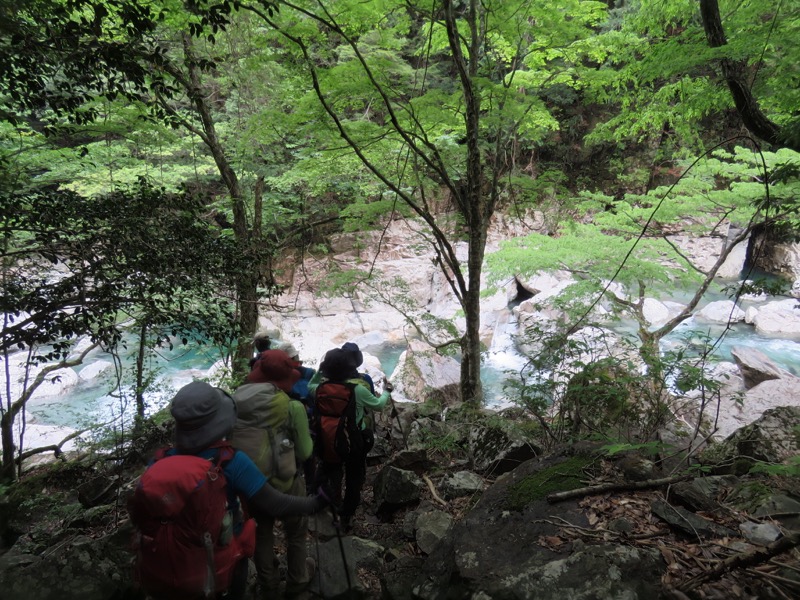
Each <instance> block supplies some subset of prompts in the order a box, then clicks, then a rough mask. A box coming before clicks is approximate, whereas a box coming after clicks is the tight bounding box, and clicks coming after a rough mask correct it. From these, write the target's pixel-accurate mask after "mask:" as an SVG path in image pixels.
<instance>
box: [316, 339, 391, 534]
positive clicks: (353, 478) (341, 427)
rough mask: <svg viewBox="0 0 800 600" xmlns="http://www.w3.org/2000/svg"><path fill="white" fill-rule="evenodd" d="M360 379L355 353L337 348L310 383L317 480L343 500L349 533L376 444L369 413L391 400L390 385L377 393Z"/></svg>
mask: <svg viewBox="0 0 800 600" xmlns="http://www.w3.org/2000/svg"><path fill="white" fill-rule="evenodd" d="M361 382H363V380H362V379H361V378H360V377H359V374H358V370H357V368H356V366H355V364H354V361H353V357H352V355H351V353H350V352H348V350H343V349H342V348H334V349H333V350H329V351H328V352H327V353H326V354H325V358H323V360H322V363H321V364H320V367H319V371H318V372H317V373H316V374H315V375H314V376H313V377H312V378H311V381H310V382H309V384H308V388H309V391H310V392H311V393H312V394H313V395H314V397H315V403H316V412H317V448H316V450H317V454H318V455H319V465H318V470H317V482H316V483H317V484H321V485H322V486H324V487H325V489H327V490H330V492H331V494H332V496H333V500H334V502H335V503H337V504H338V503H340V502H341V505H340V508H339V510H340V514H339V516H340V519H341V525H342V527H343V528H344V530H345V531H349V530H350V529H352V518H353V515H354V514H355V512H356V508H358V506H359V504H361V489H362V488H363V486H364V481H365V480H366V475H367V454H368V453H369V451H370V450H371V449H372V443H374V437H373V435H372V431H371V430H367V429H366V427H365V424H364V414H365V411H366V409H369V410H373V411H376V412H380V411H382V410H383V409H384V407H385V406H386V403H387V402H388V401H389V398H390V391H389V390H390V388H391V386H386V387H385V389H384V391H383V393H382V394H380V396H376V395H375V394H373V393H372V392H371V391H370V390H369V387H368V386H366V385H363V384H362V383H361ZM345 438H347V439H345ZM342 480H344V495H342Z"/></svg>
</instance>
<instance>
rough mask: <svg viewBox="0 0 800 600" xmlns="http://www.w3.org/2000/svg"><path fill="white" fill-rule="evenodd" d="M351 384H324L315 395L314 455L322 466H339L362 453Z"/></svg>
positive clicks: (361, 438)
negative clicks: (316, 455) (315, 452)
mask: <svg viewBox="0 0 800 600" xmlns="http://www.w3.org/2000/svg"><path fill="white" fill-rule="evenodd" d="M354 388H355V386H354V384H352V383H349V382H346V383H335V382H333V381H326V382H324V383H322V384H321V385H320V386H319V387H318V388H317V391H316V400H315V406H316V413H317V415H316V431H317V439H316V451H317V454H318V455H319V457H320V458H321V459H322V460H323V461H324V462H330V463H340V462H342V461H344V460H346V459H348V458H350V457H351V456H357V455H358V454H360V453H363V451H364V439H363V437H362V435H361V430H360V428H359V426H358V422H357V421H356V396H355V392H354Z"/></svg>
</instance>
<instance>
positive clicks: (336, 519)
mask: <svg viewBox="0 0 800 600" xmlns="http://www.w3.org/2000/svg"><path fill="white" fill-rule="evenodd" d="M330 508H331V513H332V514H333V528H334V529H335V530H336V539H337V540H339V552H340V553H341V555H342V564H344V575H345V577H346V578H347V591H348V592H350V591H351V590H352V589H353V584H352V582H351V581H350V569H349V567H348V566H347V555H346V554H345V551H344V542H343V541H342V532H341V525H342V522H341V520H340V519H339V515H338V514H337V512H336V506H334V505H333V504H331V505H330ZM320 581H322V579H321V578H320Z"/></svg>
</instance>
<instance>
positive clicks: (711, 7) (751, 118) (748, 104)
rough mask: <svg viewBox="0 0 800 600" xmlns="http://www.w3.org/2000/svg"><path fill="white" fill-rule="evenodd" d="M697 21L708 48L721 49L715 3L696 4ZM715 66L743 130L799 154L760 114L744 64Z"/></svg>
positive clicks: (723, 41) (722, 37) (724, 62)
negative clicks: (719, 69) (742, 125)
mask: <svg viewBox="0 0 800 600" xmlns="http://www.w3.org/2000/svg"><path fill="white" fill-rule="evenodd" d="M700 18H701V19H702V21H703V29H704V30H705V33H706V39H707V40H708V45H709V46H710V47H711V48H720V47H722V46H725V45H726V44H727V43H728V40H727V38H726V37H725V30H724V29H723V27H722V18H721V17H720V12H719V3H718V2H717V0H700ZM719 65H720V68H721V70H722V76H723V77H724V78H725V82H726V83H727V84H728V89H729V90H730V93H731V97H732V98H733V102H734V104H735V105H736V111H737V112H738V113H739V116H740V117H741V119H742V123H743V124H744V126H745V127H747V130H748V131H749V132H750V133H752V134H753V135H754V136H756V137H757V138H760V139H762V140H764V141H765V142H768V143H769V144H772V145H773V146H776V147H778V148H783V147H786V148H791V149H792V150H797V151H798V152H800V146H798V145H797V144H794V143H792V140H790V139H787V138H786V137H784V136H783V135H782V132H781V128H780V127H779V126H778V125H777V124H776V123H774V122H773V121H771V120H770V119H769V118H768V117H767V116H766V115H765V114H764V112H763V111H762V110H761V107H760V106H759V103H758V100H757V99H756V97H755V96H754V95H753V92H752V91H751V88H752V86H751V85H750V82H749V81H748V80H747V63H746V62H745V61H743V60H732V59H730V58H721V59H720V61H719Z"/></svg>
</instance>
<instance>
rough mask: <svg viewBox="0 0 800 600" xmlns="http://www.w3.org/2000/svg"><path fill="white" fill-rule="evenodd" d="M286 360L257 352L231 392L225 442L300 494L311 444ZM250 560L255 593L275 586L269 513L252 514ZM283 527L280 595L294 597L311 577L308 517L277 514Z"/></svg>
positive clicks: (277, 483)
mask: <svg viewBox="0 0 800 600" xmlns="http://www.w3.org/2000/svg"><path fill="white" fill-rule="evenodd" d="M296 365H297V363H296V361H294V360H292V359H291V358H290V357H289V356H288V355H287V354H286V352H284V351H283V350H266V351H265V352H262V353H261V354H260V355H259V357H258V360H257V361H256V362H255V364H254V365H253V369H252V370H251V371H250V374H249V375H248V376H247V379H246V383H245V384H244V385H242V386H240V387H239V388H238V389H237V390H236V391H235V392H234V394H233V399H234V401H235V402H236V408H237V411H238V416H237V420H236V426H235V427H234V428H233V434H232V435H231V443H232V444H233V445H234V446H236V447H237V448H238V449H240V450H242V451H244V452H245V453H247V454H248V455H249V456H250V458H252V459H253V462H255V463H256V465H257V466H258V467H259V469H261V472H262V473H263V474H264V475H266V476H267V477H268V478H269V481H270V483H271V484H272V485H273V486H274V487H275V488H277V489H278V490H280V491H282V492H285V493H287V494H291V495H293V496H298V497H303V496H305V495H306V484H305V479H304V477H303V472H302V470H300V469H299V468H298V465H300V464H303V463H304V462H305V461H306V460H307V459H308V458H309V457H310V456H311V453H312V450H313V441H312V439H311V435H310V433H309V428H308V417H307V415H306V409H305V406H303V404H302V403H301V402H299V401H297V400H292V399H291V398H290V397H289V395H288V394H289V393H290V392H291V390H292V387H293V386H294V384H295V383H297V381H298V380H299V379H300V373H299V371H298V370H297V368H296ZM256 523H257V524H258V528H257V529H256V549H255V565H256V572H257V577H258V583H259V586H260V587H261V593H262V595H264V597H267V595H269V594H270V593H272V592H274V591H275V590H277V589H278V586H279V584H280V576H279V573H278V567H277V560H276V557H275V548H274V546H275V535H274V530H273V528H274V525H275V517H274V516H272V515H268V514H261V515H256ZM281 523H282V524H283V528H284V531H285V533H286V563H287V567H288V568H287V573H286V591H285V597H286V598H293V597H296V596H297V595H298V594H301V593H302V592H303V591H304V590H305V588H306V587H307V586H308V583H309V581H310V580H311V578H312V577H313V574H314V569H315V564H314V560H313V559H312V558H310V557H307V556H306V532H307V531H308V522H307V520H306V518H305V517H304V516H291V517H285V518H282V519H281Z"/></svg>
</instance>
